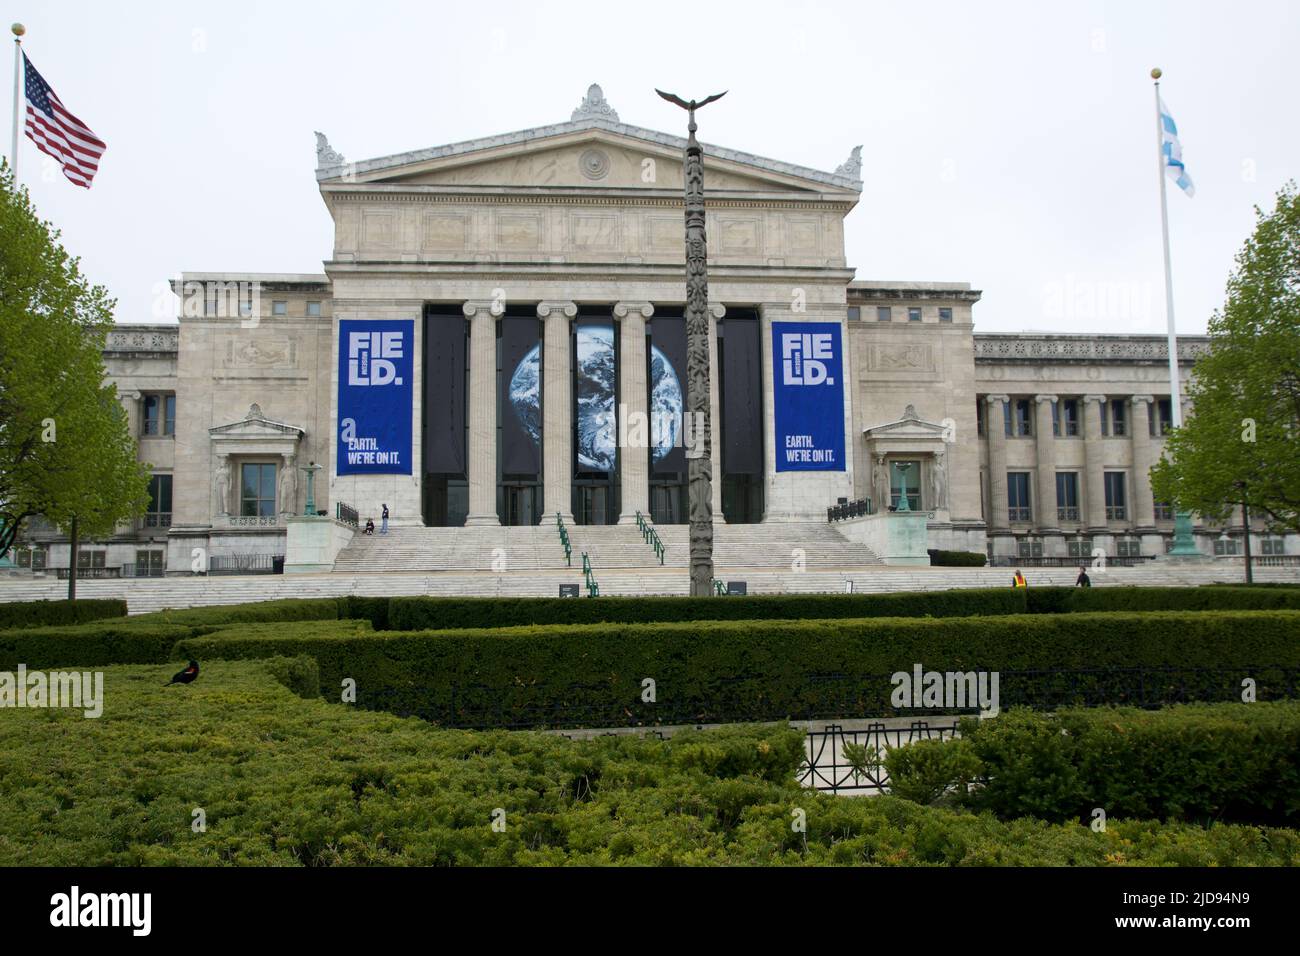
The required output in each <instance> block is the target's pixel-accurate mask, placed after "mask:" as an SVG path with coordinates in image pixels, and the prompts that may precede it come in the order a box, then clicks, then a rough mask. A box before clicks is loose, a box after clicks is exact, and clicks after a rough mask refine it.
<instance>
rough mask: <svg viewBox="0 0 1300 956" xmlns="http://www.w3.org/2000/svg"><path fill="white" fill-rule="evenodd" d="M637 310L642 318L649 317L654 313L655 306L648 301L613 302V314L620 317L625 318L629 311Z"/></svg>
mask: <svg viewBox="0 0 1300 956" xmlns="http://www.w3.org/2000/svg"><path fill="white" fill-rule="evenodd" d="M636 312H639V313H640V314H641V316H642V317H643V318H646V319H648V318H650V316H652V315H654V314H655V307H654V306H653V305H652V304H651V303H649V302H615V303H614V314H615V315H616V316H618V317H619V318H620V319H626V318H627V317H628V315H629V314H630V313H636Z"/></svg>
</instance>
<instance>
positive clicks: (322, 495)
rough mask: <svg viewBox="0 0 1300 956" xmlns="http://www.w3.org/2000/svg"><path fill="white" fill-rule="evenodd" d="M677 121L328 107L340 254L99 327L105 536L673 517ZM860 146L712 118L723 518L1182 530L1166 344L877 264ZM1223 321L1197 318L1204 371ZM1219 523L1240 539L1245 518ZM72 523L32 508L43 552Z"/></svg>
mask: <svg viewBox="0 0 1300 956" xmlns="http://www.w3.org/2000/svg"><path fill="white" fill-rule="evenodd" d="M684 145H685V142H684V140H683V139H682V138H680V137H678V136H675V135H669V134H666V133H661V132H656V131H653V130H649V129H643V128H640V127H636V126H629V125H627V124H625V123H622V122H621V121H620V120H619V117H618V114H617V113H616V112H615V111H614V109H613V108H612V107H611V106H610V105H609V104H608V103H607V102H606V101H605V99H604V97H603V95H602V93H601V90H600V88H599V87H597V86H592V87H591V88H590V89H589V90H588V92H587V95H586V97H585V98H583V99H582V101H581V103H580V104H579V105H578V106H577V108H576V109H574V110H573V112H572V115H571V116H570V118H569V119H568V121H566V122H560V123H556V124H554V125H550V126H541V127H537V128H533V129H527V130H522V131H520V132H515V133H507V134H504V135H500V136H493V137H489V138H485V139H477V140H471V141H468V142H460V143H453V144H450V145H445V146H435V147H432V148H429V149H422V150H417V151H415V152H409V153H403V154H400V155H395V156H384V157H380V158H378V159H369V160H363V161H359V162H348V161H346V160H345V159H344V157H343V156H341V155H339V153H337V152H335V151H334V149H332V148H331V147H330V145H329V143H328V142H327V141H326V138H325V137H324V136H322V135H321V134H319V133H318V134H317V169H316V180H317V184H318V187H319V190H320V195H321V199H322V201H323V202H324V203H325V206H326V208H327V209H328V210H329V212H330V215H331V216H332V218H333V221H334V244H333V252H332V254H331V256H330V258H329V260H328V261H326V262H325V263H324V271H323V273H322V274H319V275H287V274H231V273H217V272H211V273H185V274H183V275H182V276H181V277H180V278H179V279H177V280H176V281H175V282H174V284H173V290H174V292H175V293H176V295H177V296H178V297H179V300H180V308H179V320H178V322H176V323H167V324H137V323H132V322H130V321H124V322H123V323H122V324H120V325H118V326H116V327H115V328H114V329H113V331H112V332H111V333H110V335H109V337H108V341H107V344H106V346H105V351H104V357H105V361H106V364H107V368H108V371H109V375H110V377H111V379H112V380H113V381H114V382H115V383H116V385H117V389H118V394H119V397H120V398H121V401H122V402H123V404H124V405H125V407H126V409H127V412H128V416H129V421H130V427H131V429H132V430H133V432H134V434H135V435H136V436H137V437H138V439H139V454H140V457H141V459H142V460H145V461H147V462H149V463H150V467H151V470H152V472H153V475H154V478H153V482H152V486H151V488H152V503H151V505H150V510H149V512H148V514H147V515H146V516H145V517H144V518H143V519H141V520H140V521H138V522H136V523H135V524H134V525H132V526H130V527H123V528H121V529H120V532H119V534H117V535H115V536H114V537H112V538H111V539H109V540H105V541H100V542H92V543H89V544H88V545H87V546H86V549H85V554H83V555H82V557H81V561H82V562H83V564H84V563H88V564H89V566H91V567H96V566H100V565H103V566H105V567H112V566H116V565H123V566H130V567H135V568H137V569H139V570H140V571H141V572H145V571H148V572H149V573H160V572H166V573H189V572H190V571H191V570H192V566H191V562H192V557H191V556H192V555H193V554H194V553H195V550H194V549H195V548H202V549H204V552H205V553H206V554H207V555H209V556H211V557H212V559H214V560H219V559H221V558H222V557H223V556H228V557H231V558H235V557H238V556H241V555H242V556H258V555H275V554H283V553H284V550H285V527H286V523H287V518H288V517H289V516H291V515H301V514H303V512H304V510H305V508H306V505H307V495H308V490H309V489H308V482H309V481H310V482H311V486H312V487H311V491H312V493H313V494H312V497H313V501H312V504H313V506H314V510H316V511H321V512H325V513H326V514H328V515H331V516H333V515H335V514H336V513H340V508H341V507H346V508H350V509H354V510H355V511H357V512H359V513H360V515H361V520H362V521H364V520H365V518H366V516H367V515H374V516H375V518H376V520H377V521H378V520H379V515H380V511H381V507H382V506H383V505H387V507H388V509H389V512H390V515H391V524H392V525H393V527H395V528H397V529H399V530H400V529H402V528H404V527H410V526H416V525H422V526H451V527H459V526H464V527H465V529H466V531H465V533H466V534H473V533H474V529H475V528H479V527H482V526H499V525H528V524H533V525H536V524H538V523H540V522H546V521H551V522H554V520H555V515H556V514H560V515H561V516H562V517H563V519H564V520H565V521H566V523H570V524H573V525H594V524H614V523H619V522H630V521H634V520H635V518H636V515H637V513H638V512H639V513H641V514H643V515H646V516H650V517H651V518H652V519H653V520H654V521H655V522H656V523H659V524H675V523H684V522H685V520H686V506H685V495H686V456H687V453H688V448H689V447H690V446H691V443H692V441H693V438H692V435H691V434H690V431H691V428H690V426H689V425H688V424H687V423H686V422H685V421H684V419H683V416H682V414H681V409H682V404H683V399H684V389H685V381H686V379H685V351H686V349H685V320H684V318H683V306H684V299H685V284H684V271H683V261H684V253H683V213H682V209H683V170H682V149H683V146H684ZM850 146H851V144H845V153H846V154H848V158H847V160H846V161H845V162H843V163H842V164H840V165H838V166H836V167H835V168H834V169H833V170H832V171H829V172H827V171H823V170H818V169H809V168H805V167H802V166H797V165H794V164H791V163H787V162H782V161H779V160H773V159H766V158H763V157H760V156H754V155H750V154H747V153H742V152H737V151H735V150H731V149H726V148H724V147H720V146H710V145H706V146H705V172H706V175H705V187H706V192H707V204H708V237H709V248H708V252H709V292H710V300H711V301H710V315H711V325H712V331H713V334H712V335H711V338H710V345H711V348H710V364H711V387H712V413H711V414H712V435H711V447H712V449H713V454H712V468H713V497H714V501H713V507H714V512H715V514H716V515H721V516H723V517H724V518H725V521H726V522H727V523H728V524H729V525H732V524H735V525H739V524H750V523H760V522H761V523H772V522H820V523H822V524H825V523H826V521H827V509H828V508H829V507H831V506H835V505H836V504H837V503H841V502H845V501H848V502H861V504H860V505H858V506H857V507H858V508H859V509H861V510H867V511H872V512H882V511H887V510H889V509H891V508H893V509H898V508H900V507H903V508H906V509H907V510H910V511H912V512H920V513H924V515H925V519H926V520H925V527H926V537H927V538H928V541H927V544H928V546H929V547H931V548H943V549H961V550H975V551H984V550H986V549H987V550H988V551H989V553H990V554H993V555H998V556H1013V557H1024V558H1026V559H1029V558H1033V557H1037V556H1043V557H1061V558H1066V557H1074V556H1088V555H1090V554H1092V552H1093V549H1094V548H1102V549H1104V550H1105V552H1106V553H1108V554H1111V555H1115V556H1119V557H1124V556H1137V555H1156V554H1160V553H1162V552H1163V551H1164V550H1165V549H1166V546H1167V543H1168V542H1169V540H1170V538H1171V535H1172V531H1173V521H1172V518H1173V516H1172V514H1171V513H1170V508H1169V506H1168V505H1167V504H1166V503H1163V502H1160V501H1157V500H1155V499H1154V497H1153V495H1152V491H1151V487H1150V483H1149V480H1148V470H1149V469H1150V467H1151V465H1152V464H1153V463H1154V462H1155V461H1156V460H1157V459H1158V458H1159V456H1160V455H1161V452H1162V446H1163V438H1162V436H1163V435H1164V433H1165V432H1166V430H1167V428H1168V427H1169V423H1170V418H1171V415H1170V407H1169V385H1168V360H1167V351H1166V342H1165V340H1164V338H1163V337H1158V336H1147V335H1120V336H1115V335H1095V334H1088V333H1086V332H1082V333H1072V334H1059V335H1058V334H1051V335H1043V334H1022V335H1003V334H993V335H990V334H977V333H976V332H975V324H974V313H975V308H976V305H977V303H978V302H979V299H980V293H979V292H978V291H976V290H974V289H972V288H971V286H970V285H969V284H967V283H964V282H924V283H922V282H890V281H881V280H875V279H871V280H865V281H864V280H860V279H858V278H856V276H855V271H854V269H853V268H851V267H850V266H849V264H848V262H847V261H846V259H845V245H844V224H845V219H846V217H848V216H849V215H850V214H851V213H852V212H853V210H854V207H855V206H856V205H857V203H858V200H859V198H860V195H861V191H862V181H861V161H860V158H859V154H860V149H853V150H852V151H851V152H850V148H849V147H850ZM123 318H124V319H129V317H123ZM1206 344H1207V342H1206V339H1205V338H1203V337H1193V336H1187V337H1183V338H1182V339H1180V340H1179V356H1178V358H1179V364H1180V366H1181V369H1182V373H1183V376H1184V379H1186V377H1187V376H1188V375H1189V374H1190V371H1191V366H1192V363H1193V362H1194V361H1195V359H1196V357H1197V355H1198V354H1199V353H1200V352H1201V351H1202V350H1203V349H1205V347H1206ZM1238 524H1239V522H1238ZM1197 539H1198V542H1199V546H1200V547H1201V549H1202V550H1203V551H1204V552H1205V553H1207V554H1215V553H1218V554H1223V553H1238V549H1239V547H1240V528H1239V527H1237V528H1233V527H1231V526H1228V527H1218V526H1215V527H1208V526H1205V525H1203V524H1202V523H1200V522H1199V521H1198V524H1197ZM63 540H64V539H62V538H61V537H60V536H59V535H58V533H57V532H56V531H55V529H53V528H50V527H47V526H43V525H42V524H40V523H39V522H37V523H36V524H34V525H33V526H32V528H31V529H29V531H28V534H27V541H26V544H27V547H28V548H29V557H28V560H29V561H30V560H31V558H30V549H31V548H35V549H36V550H37V551H38V552H40V550H41V549H42V548H43V549H44V553H43V554H40V553H38V557H37V560H44V561H45V562H47V563H48V564H49V565H50V566H60V565H66V560H67V548H66V544H65V545H64V546H63V551H62V557H60V554H59V546H60V542H62V541H63ZM1252 543H1253V544H1254V546H1255V552H1256V553H1257V554H1272V553H1275V551H1276V553H1283V552H1284V551H1286V550H1291V551H1294V550H1295V549H1296V542H1295V541H1286V540H1284V539H1280V538H1270V537H1268V536H1267V535H1264V534H1263V533H1262V532H1261V533H1259V534H1258V536H1257V537H1256V538H1255V539H1254V540H1253V542H1252ZM87 555H88V557H87Z"/></svg>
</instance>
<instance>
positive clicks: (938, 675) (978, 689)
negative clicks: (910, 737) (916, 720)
mask: <svg viewBox="0 0 1300 956" xmlns="http://www.w3.org/2000/svg"><path fill="white" fill-rule="evenodd" d="M889 682H890V683H891V684H893V685H894V691H893V693H892V694H891V695H890V697H889V702H890V703H891V704H893V705H894V707H896V708H898V709H899V710H903V709H907V708H912V709H919V708H926V707H931V708H939V709H943V710H966V709H968V708H971V707H978V708H979V711H980V714H979V715H980V717H981V718H983V717H996V716H997V715H998V711H999V709H1000V708H999V704H998V685H999V682H1000V675H999V673H998V672H997V671H927V670H926V669H925V668H924V667H923V666H922V665H920V664H913V665H912V670H911V672H910V673H909V672H908V671H897V672H896V673H895V674H894V675H893V676H892V677H890V678H889Z"/></svg>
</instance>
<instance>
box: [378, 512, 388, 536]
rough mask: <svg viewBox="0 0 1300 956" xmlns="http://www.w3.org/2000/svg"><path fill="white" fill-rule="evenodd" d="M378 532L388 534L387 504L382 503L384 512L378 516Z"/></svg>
mask: <svg viewBox="0 0 1300 956" xmlns="http://www.w3.org/2000/svg"><path fill="white" fill-rule="evenodd" d="M379 533H380V534H388V505H384V513H383V514H381V515H380V516H379Z"/></svg>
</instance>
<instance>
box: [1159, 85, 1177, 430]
mask: <svg viewBox="0 0 1300 956" xmlns="http://www.w3.org/2000/svg"><path fill="white" fill-rule="evenodd" d="M1161 75H1162V74H1161V72H1160V69H1159V68H1158V67H1157V68H1156V69H1154V70H1152V71H1151V78H1152V79H1153V80H1155V91H1156V164H1157V169H1158V172H1159V175H1160V234H1161V237H1162V238H1163V239H1164V248H1165V316H1166V320H1167V322H1168V325H1169V413H1170V417H1171V418H1172V419H1173V426H1174V428H1181V427H1182V424H1183V409H1182V396H1181V394H1180V392H1181V390H1180V388H1179V382H1178V336H1177V334H1176V333H1175V330H1174V273H1173V268H1172V267H1171V266H1170V263H1169V201H1168V199H1167V198H1166V197H1165V188H1166V187H1165V128H1164V122H1163V120H1161V118H1160V77H1161Z"/></svg>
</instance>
